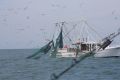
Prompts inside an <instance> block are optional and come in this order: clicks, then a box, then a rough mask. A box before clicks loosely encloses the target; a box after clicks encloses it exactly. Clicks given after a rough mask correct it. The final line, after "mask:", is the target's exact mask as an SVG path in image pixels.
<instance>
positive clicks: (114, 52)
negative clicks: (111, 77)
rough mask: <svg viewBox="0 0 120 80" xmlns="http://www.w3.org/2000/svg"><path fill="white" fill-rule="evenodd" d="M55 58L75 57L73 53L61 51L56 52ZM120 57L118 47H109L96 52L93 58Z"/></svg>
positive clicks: (81, 53) (119, 48)
mask: <svg viewBox="0 0 120 80" xmlns="http://www.w3.org/2000/svg"><path fill="white" fill-rule="evenodd" d="M86 53H88V52H79V53H78V55H77V57H80V56H81V55H83V54H86ZM56 56H57V57H59V58H61V57H76V53H75V52H67V51H66V50H63V51H62V52H61V51H60V52H58V53H57V55H56ZM119 56H120V47H111V48H107V49H105V50H102V51H99V52H97V53H96V54H95V55H94V57H119Z"/></svg>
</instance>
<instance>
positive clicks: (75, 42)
mask: <svg viewBox="0 0 120 80" xmlns="http://www.w3.org/2000/svg"><path fill="white" fill-rule="evenodd" d="M82 23H84V24H82V25H84V26H83V29H85V25H87V26H88V27H89V28H91V30H93V31H94V32H96V31H95V30H94V29H93V28H92V27H90V26H89V25H88V23H87V22H86V21H82ZM56 26H58V27H59V30H58V34H57V37H53V38H52V40H50V42H48V43H47V44H46V45H45V46H43V47H42V48H41V49H40V50H39V51H38V52H36V53H35V54H33V55H30V56H28V57H27V58H34V59H38V58H40V57H41V55H40V54H39V53H43V54H46V53H50V56H52V57H58V58H61V57H80V56H82V55H84V54H86V53H89V52H91V51H94V53H95V55H94V57H111V56H120V47H108V46H109V45H110V44H111V43H112V42H113V40H114V38H115V37H117V36H118V35H119V34H120V30H118V31H117V32H116V33H115V32H114V33H112V34H110V35H108V36H107V37H105V38H103V39H99V40H96V38H95V37H93V39H90V36H89V35H90V33H91V32H89V31H88V30H87V31H85V30H82V29H81V31H80V30H79V28H77V30H78V32H81V33H79V35H82V36H79V35H78V34H75V33H72V32H73V30H74V29H75V28H76V26H77V25H74V26H73V27H72V28H71V29H70V30H69V31H64V29H65V22H61V23H57V24H56ZM75 32H76V31H75ZM84 32H87V34H85V35H83V33H84ZM70 34H71V35H74V37H75V38H71V37H70ZM95 34H98V33H94V34H93V35H95ZM77 35H78V36H79V37H78V36H77ZM54 36H55V34H54ZM97 36H98V35H97ZM76 37H77V39H76ZM66 38H67V39H68V41H67V43H66V42H65V40H66ZM68 42H69V43H68Z"/></svg>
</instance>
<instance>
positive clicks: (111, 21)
mask: <svg viewBox="0 0 120 80" xmlns="http://www.w3.org/2000/svg"><path fill="white" fill-rule="evenodd" d="M81 18H84V19H85V20H87V21H88V22H89V23H90V24H91V25H92V26H93V28H94V29H96V31H97V32H99V33H100V34H101V35H102V36H105V35H107V34H109V33H112V32H115V31H116V30H117V29H118V28H119V27H120V0H0V49H3V48H39V47H40V46H41V45H43V44H44V43H46V41H45V39H48V38H51V36H52V32H54V23H56V22H61V21H66V22H72V21H79V20H80V19H81ZM119 38H120V37H119ZM119 38H118V39H119ZM119 40H120V39H119ZM119 40H118V43H120V42H119Z"/></svg>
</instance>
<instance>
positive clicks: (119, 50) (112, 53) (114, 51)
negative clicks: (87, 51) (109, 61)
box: [94, 47, 120, 57]
mask: <svg viewBox="0 0 120 80" xmlns="http://www.w3.org/2000/svg"><path fill="white" fill-rule="evenodd" d="M119 56H120V47H112V48H107V49H105V50H102V51H99V52H97V53H96V54H95V55H94V57H119Z"/></svg>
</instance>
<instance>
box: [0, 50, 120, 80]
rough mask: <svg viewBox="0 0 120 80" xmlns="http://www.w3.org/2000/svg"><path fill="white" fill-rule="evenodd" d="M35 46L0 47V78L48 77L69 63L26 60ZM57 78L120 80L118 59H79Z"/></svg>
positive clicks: (47, 58)
mask: <svg viewBox="0 0 120 80" xmlns="http://www.w3.org/2000/svg"><path fill="white" fill-rule="evenodd" d="M36 51H37V49H3V50H2V49H1V50H0V80H51V79H50V78H51V74H52V73H55V74H59V73H60V72H61V71H63V70H64V69H66V68H67V67H69V66H70V65H71V64H72V59H71V58H52V57H50V56H49V54H47V55H43V56H42V57H41V58H40V59H37V60H34V59H26V57H27V56H29V55H31V54H33V53H34V52H36ZM59 80H120V58H114V57H113V58H95V57H89V58H86V59H85V60H83V61H81V62H80V63H79V64H77V65H76V66H75V67H73V68H72V69H71V70H69V71H68V72H66V73H65V74H64V75H62V76H61V77H60V78H59Z"/></svg>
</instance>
